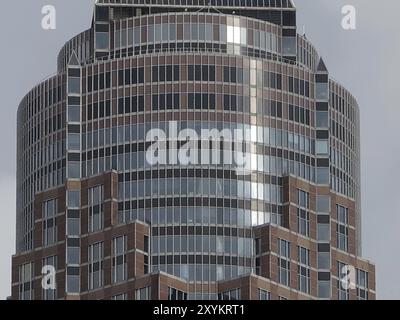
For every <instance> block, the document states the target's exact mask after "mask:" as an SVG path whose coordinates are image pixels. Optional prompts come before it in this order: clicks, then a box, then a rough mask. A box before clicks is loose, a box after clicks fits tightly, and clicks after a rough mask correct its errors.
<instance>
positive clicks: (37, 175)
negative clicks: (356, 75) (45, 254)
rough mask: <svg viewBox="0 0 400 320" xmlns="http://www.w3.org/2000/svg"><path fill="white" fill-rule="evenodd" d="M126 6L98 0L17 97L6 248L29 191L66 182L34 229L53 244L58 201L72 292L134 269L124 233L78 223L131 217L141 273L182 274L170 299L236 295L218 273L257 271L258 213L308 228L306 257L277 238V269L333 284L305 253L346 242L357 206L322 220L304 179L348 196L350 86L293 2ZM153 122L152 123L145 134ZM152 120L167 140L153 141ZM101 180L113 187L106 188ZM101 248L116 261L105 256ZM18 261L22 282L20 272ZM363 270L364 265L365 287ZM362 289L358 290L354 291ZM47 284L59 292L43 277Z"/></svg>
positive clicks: (353, 192)
mask: <svg viewBox="0 0 400 320" xmlns="http://www.w3.org/2000/svg"><path fill="white" fill-rule="evenodd" d="M216 2H218V1H216ZM283 2H285V3H286V6H284V7H286V8H289V9H290V8H291V6H290V4H291V2H290V1H280V3H281V4H282V3H283ZM274 3H275V2H274ZM101 4H104V1H102V2H101ZM268 5H271V4H270V2H269V3H268ZM135 6H136V4H133V7H132V8H129V10H128V8H124V9H122V8H118V10H117V8H115V10H113V17H114V18H113V19H111V18H110V17H111V11H109V10H108V7H102V6H101V5H100V4H99V6H98V7H97V9H96V12H95V19H94V26H93V28H92V29H90V30H88V31H85V32H83V33H81V34H80V35H78V36H77V37H75V38H73V39H71V40H70V41H69V42H67V43H66V45H65V46H64V47H63V49H62V50H61V51H60V54H59V57H58V72H59V74H58V75H57V76H54V77H51V78H49V79H48V80H46V81H44V82H43V83H41V84H40V85H38V86H37V87H35V88H34V89H33V90H32V91H31V92H30V93H28V95H27V96H26V97H25V98H24V100H23V101H22V102H21V105H20V108H19V111H18V179H17V180H18V188H19V190H20V192H19V194H18V199H19V200H20V201H18V208H17V211H18V214H17V252H18V253H23V252H27V251H30V250H32V249H33V240H34V239H33V238H34V235H33V234H34V228H35V227H34V223H35V219H34V214H33V211H34V203H35V195H36V194H38V193H41V192H49V191H52V190H54V189H56V188H61V187H64V188H65V190H64V195H63V196H64V197H65V198H66V199H64V200H65V201H60V200H57V201H56V200H52V199H49V200H48V201H46V202H45V203H44V205H43V208H42V220H43V221H41V223H42V225H43V245H44V246H51V245H54V244H55V243H56V242H57V237H58V234H57V230H59V229H57V228H59V226H58V225H57V223H56V216H57V215H58V214H59V213H60V215H62V214H63V213H62V212H64V211H65V221H66V222H65V223H66V228H64V229H62V230H63V231H64V232H65V234H64V235H61V236H60V237H59V238H60V239H61V240H60V241H65V242H66V246H65V247H66V252H65V257H66V268H65V269H66V271H65V273H66V274H65V279H66V291H67V292H68V294H79V293H81V290H87V291H89V292H90V291H96V290H98V289H101V288H103V287H104V286H105V285H107V283H106V281H108V280H107V279H108V278H110V279H111V280H110V281H111V285H114V284H120V283H124V282H126V281H128V280H129V279H131V278H132V272H131V269H130V268H131V266H130V264H129V259H128V255H129V254H130V249H129V241H128V238H129V236H127V235H126V234H118V235H117V234H115V235H114V234H113V235H112V237H111V239H105V240H104V241H103V239H102V242H98V241H100V240H96V242H95V243H92V242H90V243H89V244H88V243H87V241H86V242H85V243H84V241H83V240H82V239H84V238H85V237H89V238H90V237H91V236H96V235H97V234H98V233H102V232H105V231H106V229H107V228H114V227H115V228H117V227H118V228H119V227H123V226H125V225H128V224H131V223H133V222H140V223H144V224H145V225H147V226H148V227H149V230H150V235H149V236H147V235H146V237H147V238H145V240H144V241H143V242H145V245H144V247H145V248H144V252H145V258H144V260H145V261H144V274H148V273H157V272H159V271H162V272H164V273H167V274H169V275H172V276H175V277H179V278H181V279H183V280H184V281H187V282H188V284H189V286H190V288H191V290H190V292H189V293H186V292H183V291H181V290H178V289H175V288H172V287H170V288H169V289H168V297H169V298H170V299H171V300H174V299H178V300H180V299H183V300H185V299H193V298H196V299H217V298H219V299H224V300H237V299H240V298H241V295H242V292H241V289H240V288H233V289H230V290H228V291H226V292H222V293H221V292H220V293H217V292H216V291H215V287H216V282H218V281H228V280H232V279H234V278H237V277H240V276H244V275H248V274H251V273H257V275H260V274H262V273H263V268H262V266H261V265H260V259H261V256H262V251H261V250H262V249H261V248H262V247H263V244H262V243H261V239H260V238H257V239H255V228H258V227H262V226H265V225H269V226H272V227H274V228H277V229H279V230H280V229H291V231H293V232H295V233H296V234H297V235H298V236H300V237H303V238H312V239H313V241H314V240H315V241H316V242H318V251H317V253H316V257H315V258H316V259H313V257H312V256H311V255H312V254H314V253H315V250H314V249H313V250H312V251H310V248H305V247H301V246H297V244H296V243H291V242H290V241H288V240H285V239H286V238H285V239H284V238H279V239H274V244H273V246H274V250H275V257H274V258H276V264H277V265H276V268H277V272H276V275H277V277H276V279H273V280H274V281H276V282H277V283H279V284H280V285H281V286H283V287H286V288H288V287H293V288H294V289H295V290H298V291H299V292H301V294H305V295H309V294H315V295H316V296H317V295H319V297H320V298H329V296H330V295H331V286H330V282H329V281H330V277H328V279H326V277H325V278H324V277H321V279H320V280H319V281H315V283H312V281H313V280H312V279H311V270H312V268H314V269H316V270H318V271H321V270H322V271H324V272H328V273H329V272H330V267H331V264H333V263H334V261H331V260H332V259H331V254H330V253H331V249H330V247H328V248H327V247H322V248H320V247H319V245H320V244H324V245H326V244H329V243H330V241H331V237H333V235H335V236H336V237H335V240H336V243H335V244H333V246H335V247H336V248H338V249H339V250H341V251H348V250H349V244H348V239H349V232H350V233H351V232H353V229H351V228H350V227H349V224H350V222H349V218H348V216H349V215H353V214H354V211H357V210H359V208H358V207H356V209H355V210H354V209H353V208H345V207H341V206H338V207H337V218H334V217H332V221H334V223H335V225H334V223H333V222H332V224H331V217H330V216H329V215H330V211H331V208H330V206H331V199H330V197H329V196H327V195H319V194H316V193H318V191H315V188H318V187H321V186H322V187H326V186H328V185H330V187H331V190H332V191H334V192H336V193H337V194H338V195H339V196H342V197H345V198H346V199H349V200H350V201H353V202H356V203H358V201H359V141H358V130H359V128H358V126H359V114H358V105H357V102H356V101H355V99H354V98H353V97H352V96H351V94H350V93H348V92H347V91H346V90H345V89H344V88H342V87H341V86H340V85H338V84H337V83H336V82H334V81H333V80H329V78H328V76H326V77H325V75H322V76H321V75H320V74H318V72H319V71H318V70H316V65H317V62H318V61H320V59H319V57H318V54H317V52H316V50H315V49H314V47H313V46H312V44H311V43H310V42H309V41H308V40H307V39H306V38H305V37H302V36H299V35H297V36H291V35H290V34H291V33H292V32H291V31H295V20H296V19H295V14H294V12H291V10H288V11H284V12H282V15H279V16H280V17H279V18H273V17H272V16H271V15H269V16H267V15H265V16H263V15H262V14H261V13H259V14H254V15H255V16H254V15H253V14H250V13H249V12H247V11H246V10H244V11H242V13H243V14H241V15H240V14H239V15H237V16H232V15H230V14H225V13H221V12H220V13H211V12H208V13H207V12H191V10H189V11H188V12H180V10H177V12H168V13H166V12H161V11H159V10H158V9H159V8H158V7H157V9H156V8H155V12H154V13H152V14H146V10H145V9H144V11H140V12H141V13H142V14H139V13H138V11H137V8H136V7H135ZM282 6H283V4H282ZM109 19H110V20H109ZM274 19H276V20H277V21H271V20H274ZM278 20H279V21H278ZM155 131H156V132H157V133H158V135H157V137H155V136H154V135H150V134H149V133H150V132H155ZM160 134H162V135H165V141H161V142H162V143H161V144H157V143H159V142H160V141H159V137H160ZM177 134H179V136H177ZM220 138H222V139H220ZM220 140H221V141H220ZM189 142H190V143H189ZM154 145H157V146H162V148H158V149H156V151H157V152H156V153H157V156H158V158H157V160H158V162H157V161H156V162H152V161H150V160H149V150H150V151H154V150H153V149H152V147H153V146H154ZM238 145H239V146H240V147H239V151H240V153H242V154H243V157H242V160H243V159H244V160H245V161H244V164H240V165H239V164H238V163H237V162H229V161H228V160H231V161H232V158H231V156H232V154H234V153H232V152H231V151H232V146H235V147H236V146H238ZM188 146H191V147H192V148H189V149H196V152H194V153H191V150H188ZM185 148H186V149H185ZM235 151H237V150H235ZM160 152H161V153H162V152H164V154H165V158H164V160H165V161H164V162H160V161H159V160H160V159H162V157H161V156H160ZM154 154H155V153H153V154H152V155H154ZM188 154H189V155H190V156H187V155H188ZM182 155H185V156H186V157H181V156H182ZM182 159H184V160H183V161H182ZM235 160H237V159H235ZM185 161H186V162H185ZM106 172H107V173H108V172H112V173H115V175H116V177H117V181H116V182H115V184H113V185H112V187H110V186H108V185H107V183H104V181H101V182H98V183H97V182H96V183H95V184H94V185H88V180H90V179H94V180H96V179H100V177H101V176H102V175H104V174H105V173H106ZM293 177H295V178H296V179H298V180H299V181H300V182H299V187H298V188H297V187H296V188H295V189H294V192H295V195H294V197H295V198H296V199H288V191H286V193H285V188H287V179H289V178H290V179H292V178H293ZM301 183H303V184H305V185H306V186H308V188H309V189H310V190H308V189H307V190H306V189H304V190H303V189H302V187H301V186H300V184H301ZM310 186H311V187H310ZM312 188H314V189H312ZM110 189H112V190H115V192H116V195H115V197H114V198H113V197H112V196H110V195H106V194H107V192H108V193H110V192H109V190H110ZM291 192H292V191H291ZM315 199H316V201H314V200H315ZM111 202H113V203H112V204H110V203H111ZM114 202H115V203H114ZM289 205H290V206H294V209H295V210H294V213H293V214H294V219H292V220H293V221H291V220H290V219H291V216H289V215H288V213H287V210H288V206H289ZM357 206H358V204H357ZM110 207H111V209H110ZM64 209H65V210H64ZM110 211H111V214H110ZM357 212H358V211H357ZM316 216H317V218H316ZM110 221H111V222H110ZM351 223H352V225H354V223H353V221H351ZM334 228H336V230H335V229H334ZM331 230H333V231H336V232H333V234H331ZM349 230H350V231H349ZM357 236H358V234H357ZM303 240H304V239H303ZM332 242H334V239H332ZM83 243H84V244H83ZM85 246H86V247H85ZM110 248H111V249H110ZM108 249H110V251H111V252H108V253H106V250H108ZM296 249H297V250H296ZM320 249H321V250H320ZM296 251H297V252H296ZM352 253H353V252H352ZM256 256H257V259H256ZM107 259H111V261H112V262H111V265H110V267H107V268H106V267H104V266H105V265H106V264H105V263H106V260H107ZM293 259H294V260H293ZM311 261H317V264H316V265H313V266H311ZM25 268H28V267H26V266H24V270H21V280H20V282H21V283H28V282H29V281H30V280H29V277H28V276H27V275H28V273H29V272H28V271H29V270H28V269H27V270H28V271H26V270H25ZM83 268H84V269H83ZM291 268H297V269H296V270H295V271H294V273H293V275H296V272H297V277H296V276H293V275H292V273H291ZM23 271H24V272H23ZM25 271H26V272H25ZM108 272H110V277H108V274H107V273H108ZM318 276H319V275H318ZM82 277H86V278H87V281H86V280H85V281H82ZM365 277H366V276H365V275H364V274H362V273H360V274H359V279H360V280H359V282H360V288H361V287H362V288H361V289H360V290H364V289H365V287H366V285H367V284H366V283H365V282H366V281H365ZM293 278H296V279H293ZM318 279H319V277H318ZM86 282H88V284H87V288H86V289H83V287H82V286H83V285H86ZM294 284H296V285H294ZM313 287H316V288H318V289H317V291H318V293H312V292H311V290H312V289H311V288H313ZM23 288H25V289H20V296H21V298H23V297H27V296H28V295H30V292H29V285H24V286H23ZM363 288H364V289H363ZM367 291H368V290H367ZM257 292H258V294H259V299H260V300H269V299H270V298H271V293H270V292H269V291H268V290H264V289H259V291H257ZM341 294H342V293H339V295H341ZM366 294H367V293H365V292H364V291H360V292H359V296H360V298H362V297H365V295H366ZM46 295H47V296H48V298H49V299H51V298H54V292H53V293H52V292H49V293H46ZM134 297H135V298H136V299H138V300H147V299H150V297H151V287H143V288H142V287H141V288H135V293H134ZM112 299H114V300H125V299H127V295H125V293H118V294H113V296H112Z"/></svg>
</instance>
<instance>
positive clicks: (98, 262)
mask: <svg viewBox="0 0 400 320" xmlns="http://www.w3.org/2000/svg"><path fill="white" fill-rule="evenodd" d="M103 258H104V244H103V242H98V243H95V244H93V245H91V246H89V259H88V261H89V266H88V268H89V290H94V289H97V288H101V287H102V286H103V283H104V270H103Z"/></svg>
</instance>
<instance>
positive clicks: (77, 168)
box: [68, 161, 81, 179]
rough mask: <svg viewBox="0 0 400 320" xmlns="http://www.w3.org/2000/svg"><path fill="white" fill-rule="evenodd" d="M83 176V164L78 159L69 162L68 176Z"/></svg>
mask: <svg viewBox="0 0 400 320" xmlns="http://www.w3.org/2000/svg"><path fill="white" fill-rule="evenodd" d="M80 177H81V164H80V162H78V161H69V162H68V178H70V179H79V178H80Z"/></svg>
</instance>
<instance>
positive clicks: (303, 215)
mask: <svg viewBox="0 0 400 320" xmlns="http://www.w3.org/2000/svg"><path fill="white" fill-rule="evenodd" d="M297 227H298V230H297V231H298V233H299V234H302V235H303V236H306V237H309V236H310V214H309V212H308V211H306V210H303V209H300V208H297Z"/></svg>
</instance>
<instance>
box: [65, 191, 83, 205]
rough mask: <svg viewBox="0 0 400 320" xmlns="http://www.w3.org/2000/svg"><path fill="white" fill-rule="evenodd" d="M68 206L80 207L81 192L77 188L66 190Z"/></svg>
mask: <svg viewBox="0 0 400 320" xmlns="http://www.w3.org/2000/svg"><path fill="white" fill-rule="evenodd" d="M67 198H68V208H77V209H79V208H80V205H81V192H80V191H79V190H69V191H68V197H67Z"/></svg>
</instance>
